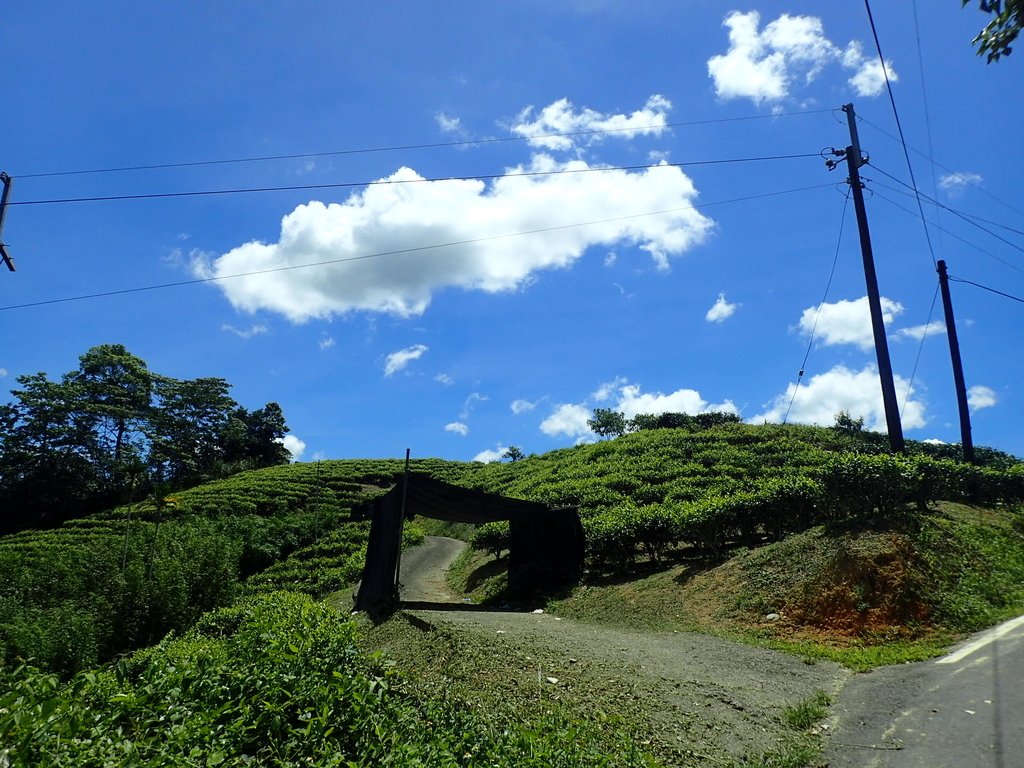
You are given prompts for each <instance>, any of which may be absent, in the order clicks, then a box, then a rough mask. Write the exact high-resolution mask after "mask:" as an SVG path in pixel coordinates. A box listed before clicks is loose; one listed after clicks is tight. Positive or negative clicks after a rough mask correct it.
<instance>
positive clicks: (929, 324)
mask: <svg viewBox="0 0 1024 768" xmlns="http://www.w3.org/2000/svg"><path fill="white" fill-rule="evenodd" d="M938 296H939V284H938V283H936V284H935V293H933V294H932V305H931V306H930V307H929V308H928V322H926V323H925V324H924V331H923V332H922V333H921V343H920V344H918V345H917V357H916V358H914V369H913V370H912V371H911V372H910V383H909V384H907V396H906V397H905V398H903V405H902V406H901V407H900V416H901V417H902V416H903V412H904V411H905V410H906V409H907V403H909V402H910V395H911V393H912V392H913V391H914V379H915V378H917V366H918V365H920V363H921V353H922V352H924V342H925V339H927V338H928V329H929V328H931V327H932V314H933V313H934V312H935V300H936V299H937V298H938Z"/></svg>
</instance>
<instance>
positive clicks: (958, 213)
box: [871, 165, 1024, 253]
mask: <svg viewBox="0 0 1024 768" xmlns="http://www.w3.org/2000/svg"><path fill="white" fill-rule="evenodd" d="M871 167H872V168H874V169H875V170H876V171H878V172H879V173H881V174H882V175H883V176H886V177H888V178H890V179H892V180H893V181H895V182H896V183H897V184H900V185H902V186H904V187H907V188H908V189H910V185H908V184H907V183H906V182H903V181H900V180H899V179H898V178H896V177H895V176H893V175H892V174H891V173H886V172H885V171H884V170H882V169H881V168H879V167H878V166H877V165H872V166H871ZM874 183H876V184H878V185H879V186H881V187H884V188H886V189H891V190H892V191H893V192H896V193H898V194H901V195H904V194H905V195H907V196H908V197H909V196H910V193H908V192H903V191H902V190H899V189H895V188H893V187H890V186H889V185H887V184H882V183H881V182H877V181H876V182H874ZM920 196H921V197H924V199H925V200H927V201H928V202H929V203H931V204H932V205H934V206H936V207H938V208H942V209H944V210H947V211H949V212H950V213H952V214H953V215H954V216H956V217H957V218H959V219H963V220H964V221H966V222H967V223H968V224H970V225H971V226H972V227H976V228H978V229H980V230H981V231H982V232H984V233H985V234H987V235H990V236H991V237H994V238H995V239H996V240H999V241H1000V242H1001V243H1005V244H1006V245H1008V246H1010V247H1011V248H1013V249H1014V250H1018V251H1021V252H1022V253H1024V247H1021V246H1020V245H1017V243H1014V242H1012V241H1010V240H1007V239H1006V238H1005V237H1003V236H1001V235H997V234H996V233H995V232H993V231H992V230H990V229H988V228H987V227H983V226H981V224H979V223H978V221H985V222H986V223H989V224H993V225H994V226H997V227H1001V228H1002V229H1007V230H1009V231H1011V232H1017V233H1018V234H1024V232H1020V230H1016V229H1013V228H1012V227H1007V226H1003V225H1002V224H995V223H994V222H989V221H987V220H986V219H982V218H981V217H979V216H971V215H969V214H966V213H963V212H962V211H958V210H957V209H956V208H952V207H950V206H948V205H946V204H945V203H941V202H939V201H938V200H936V199H934V198H931V197H928V195H920ZM915 197H917V196H916V195H915Z"/></svg>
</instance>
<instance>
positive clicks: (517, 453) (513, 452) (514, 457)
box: [501, 445, 526, 462]
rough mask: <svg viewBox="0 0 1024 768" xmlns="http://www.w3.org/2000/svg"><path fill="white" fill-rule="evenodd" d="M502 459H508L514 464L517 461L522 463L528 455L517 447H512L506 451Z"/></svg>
mask: <svg viewBox="0 0 1024 768" xmlns="http://www.w3.org/2000/svg"><path fill="white" fill-rule="evenodd" d="M501 458H503V459H508V460H509V461H512V462H516V461H522V460H523V459H525V458H526V454H525V453H523V452H522V451H521V450H520V449H519V448H518V447H517V446H515V445H510V446H509V447H508V448H507V449H506V450H505V452H504V453H503V454H501Z"/></svg>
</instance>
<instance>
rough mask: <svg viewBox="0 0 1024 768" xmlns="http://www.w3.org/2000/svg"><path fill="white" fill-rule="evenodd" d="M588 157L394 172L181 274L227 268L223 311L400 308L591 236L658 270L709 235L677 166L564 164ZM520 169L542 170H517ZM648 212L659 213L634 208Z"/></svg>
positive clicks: (501, 280) (546, 263) (312, 206)
mask: <svg viewBox="0 0 1024 768" xmlns="http://www.w3.org/2000/svg"><path fill="white" fill-rule="evenodd" d="M592 167H597V166H591V165H589V164H588V163H587V162H585V161H583V160H569V161H566V162H560V161H556V160H555V159H554V158H552V157H550V156H548V155H544V154H539V155H535V156H533V158H532V159H531V161H530V163H529V164H528V165H524V166H517V167H514V168H509V169H508V175H505V176H502V177H501V178H498V179H495V180H494V181H491V182H484V181H477V180H458V179H445V180H439V181H424V180H423V177H421V176H420V175H419V174H417V173H416V172H415V171H413V170H412V169H411V168H400V169H399V170H397V171H395V172H394V173H393V174H391V175H390V176H388V177H387V178H386V179H384V180H383V181H384V182H388V183H381V184H374V185H370V186H368V187H366V188H365V189H364V190H362V191H360V192H356V193H353V194H352V195H351V196H350V197H349V198H348V199H347V200H346V201H345V202H344V203H331V204H324V203H322V202H319V201H312V202H309V203H306V204H304V205H300V206H298V207H297V208H295V210H293V211H292V212H291V213H289V214H287V215H286V216H285V217H284V218H283V220H282V222H281V234H280V237H279V239H278V241H277V242H271V243H263V242H257V241H252V242H248V243H245V244H243V245H239V246H238V247H236V248H234V249H232V250H230V251H228V252H227V253H225V254H223V255H221V256H219V257H215V258H214V257H210V256H208V255H204V256H201V257H197V258H195V259H193V261H192V270H193V272H194V273H195V274H196V275H198V276H202V277H204V278H229V277H230V276H232V275H236V277H230V279H223V280H219V281H218V282H217V283H216V285H217V287H218V288H219V289H220V290H222V291H223V292H224V295H225V296H226V298H227V299H228V301H229V302H230V303H231V304H232V305H233V306H234V307H235V308H236V309H239V310H243V311H246V312H255V311H257V310H260V309H266V310H269V311H272V312H277V313H279V314H281V315H284V316H285V317H287V318H288V319H290V320H291V321H293V322H296V323H299V322H304V321H308V320H310V319H313V318H321V319H322V318H328V317H331V316H333V315H343V314H346V313H350V312H355V311H366V312H381V313H388V314H392V315H397V316H400V317H409V316H413V315H420V314H422V313H423V312H424V311H426V309H427V307H428V306H429V304H430V301H431V299H432V297H433V295H434V293H436V292H437V291H439V290H441V289H443V288H446V287H454V288H462V289H464V290H476V291H484V292H490V293H496V292H501V291H511V290H515V289H516V288H519V287H520V286H523V285H526V284H528V283H529V282H530V280H531V279H533V277H534V275H535V274H536V273H537V272H539V271H542V270H549V269H564V268H567V267H570V266H571V265H573V264H574V263H575V262H576V261H577V260H578V259H579V258H580V257H581V256H582V255H583V254H584V252H586V250H587V249H588V248H590V247H592V246H597V247H601V248H602V249H605V250H606V249H608V248H611V247H630V246H632V247H636V248H639V249H640V250H643V251H646V252H647V253H648V254H649V255H650V257H651V258H652V259H653V260H654V262H655V264H656V265H657V267H658V268H659V269H663V270H664V269H668V266H669V260H670V258H672V257H675V256H678V255H680V254H682V253H683V252H685V251H687V250H689V249H691V248H693V247H694V246H696V245H698V244H699V243H701V242H702V241H703V240H704V239H705V238H706V237H707V236H708V235H709V234H710V232H711V231H712V229H713V227H714V222H713V221H712V220H711V219H709V218H707V217H706V216H704V215H703V214H701V213H700V212H698V211H697V210H695V209H694V207H693V205H694V202H695V200H696V197H697V190H696V188H695V187H694V185H693V182H692V181H691V180H690V178H689V177H688V176H686V174H684V173H683V172H682V171H681V170H680V169H679V168H674V167H672V166H669V165H657V166H652V167H649V168H646V169H644V170H641V171H624V170H607V171H602V172H600V173H572V172H571V171H586V170H587V169H590V168H592ZM563 171H565V173H563ZM533 172H538V173H551V174H552V175H540V176H530V175H522V174H524V173H533ZM517 174H518V175H517ZM403 182H418V183H403ZM651 211H666V213H662V214H659V215H657V216H646V215H640V214H646V213H649V212H651ZM633 214H638V215H637V216H636V217H634V218H628V217H630V216H632V215H633ZM624 217H627V218H624ZM590 222H593V223H590ZM584 223H585V226H565V225H576V224H584ZM547 228H551V229H547ZM544 229H547V231H537V230H544ZM520 232H530V233H531V234H527V235H522V236H517V233H520ZM505 235H508V236H507V237H506V236H505ZM433 246H438V247H433ZM442 246H443V247H442ZM374 254H380V255H379V256H373V255H374ZM371 256H372V258H368V257H371ZM314 264H315V265H317V266H311V267H308V268H299V269H287V268H289V267H301V266H303V265H314ZM281 268H285V269H284V271H275V270H280V269H281ZM261 270H264V273H262V274H259V272H260V271H261ZM268 270H269V271H268Z"/></svg>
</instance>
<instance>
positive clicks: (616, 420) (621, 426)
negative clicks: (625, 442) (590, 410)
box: [587, 408, 626, 437]
mask: <svg viewBox="0 0 1024 768" xmlns="http://www.w3.org/2000/svg"><path fill="white" fill-rule="evenodd" d="M587 426H588V427H590V428H591V429H592V430H593V431H594V433H595V434H598V435H600V436H601V437H618V436H620V435H623V434H625V432H626V415H625V414H624V413H622V412H621V411H613V410H612V409H611V408H595V409H594V418H592V419H587Z"/></svg>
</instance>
